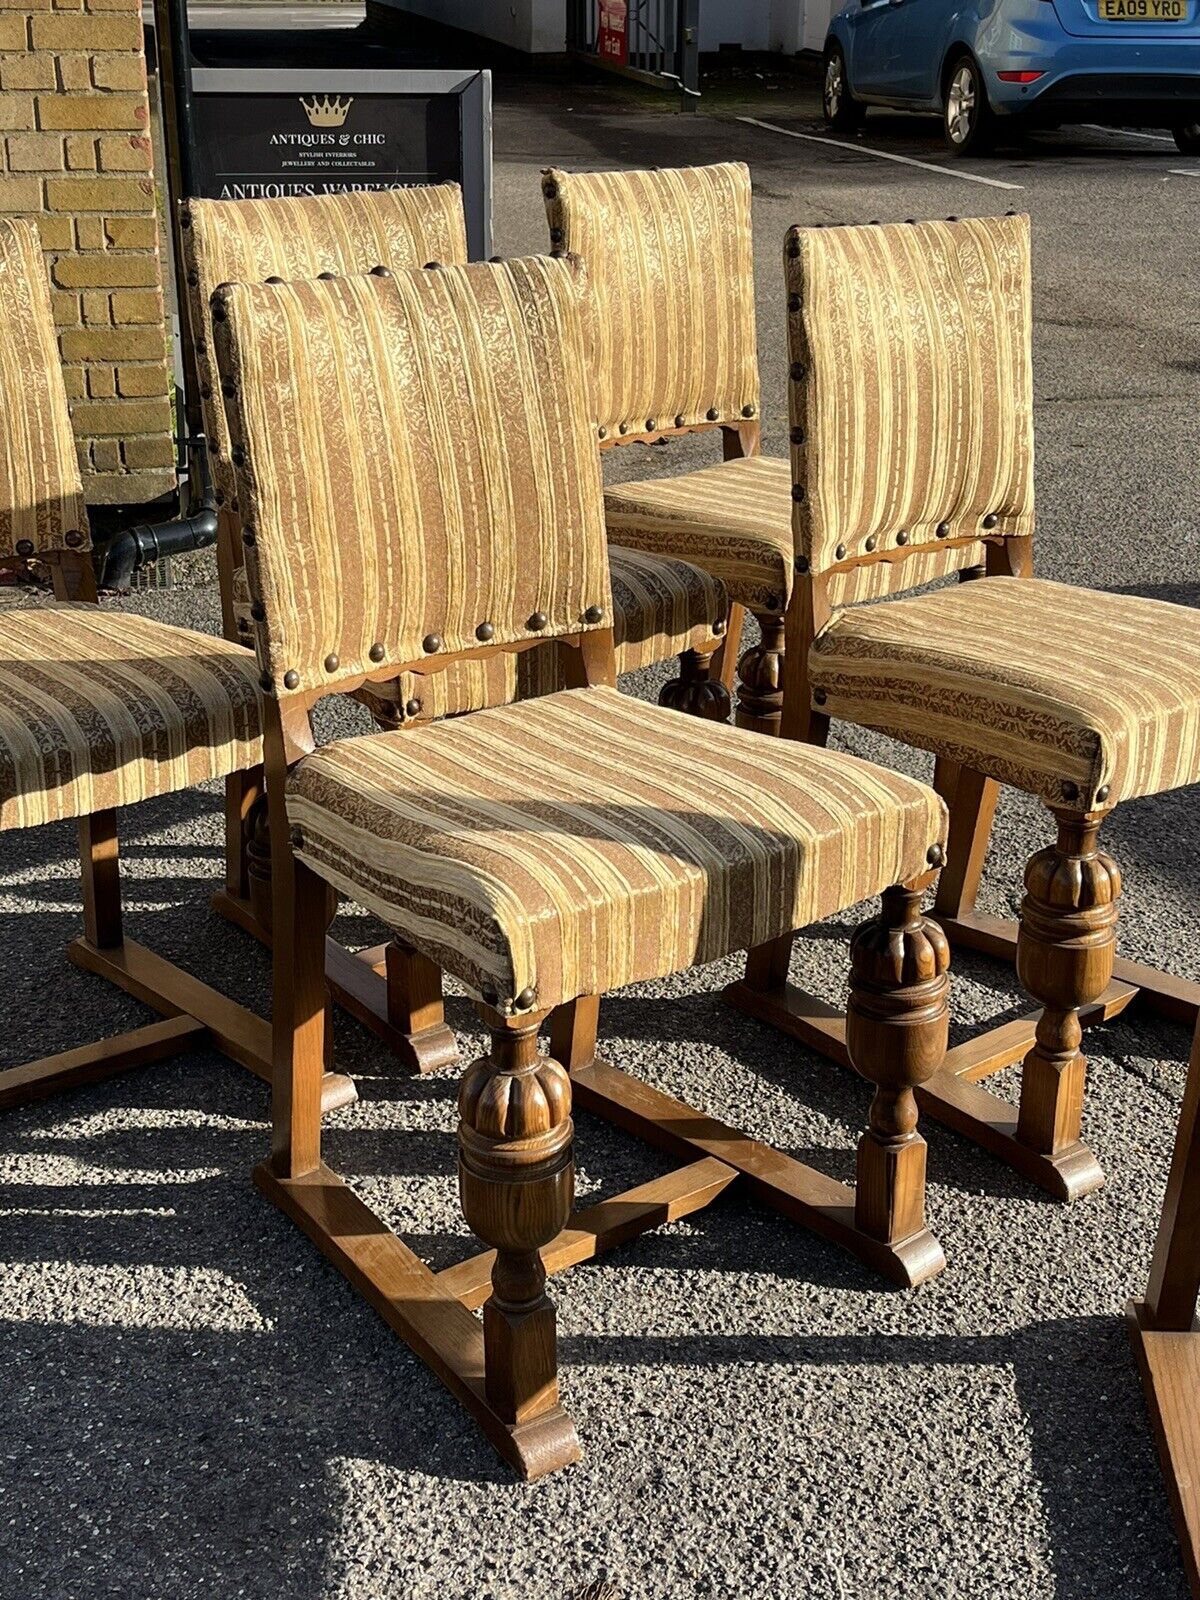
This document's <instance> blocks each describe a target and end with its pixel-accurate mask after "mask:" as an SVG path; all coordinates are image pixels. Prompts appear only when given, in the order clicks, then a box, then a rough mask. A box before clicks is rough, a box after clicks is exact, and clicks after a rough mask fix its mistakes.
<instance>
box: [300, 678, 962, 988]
mask: <svg viewBox="0 0 1200 1600" xmlns="http://www.w3.org/2000/svg"><path fill="white" fill-rule="evenodd" d="M287 807H288V818H289V821H290V822H291V824H292V825H293V826H294V827H296V828H298V829H299V830H300V835H299V837H300V844H299V854H300V857H301V859H303V860H304V861H305V862H307V863H308V864H309V865H310V866H311V867H312V868H313V869H314V870H315V871H317V872H318V873H320V875H321V876H322V877H323V878H325V879H326V880H327V881H328V882H330V883H332V884H334V885H336V887H337V888H338V889H340V890H341V891H342V892H343V893H345V894H347V895H349V896H350V897H351V898H352V899H354V900H355V901H357V902H358V903H359V904H360V905H363V906H365V907H367V909H368V910H370V911H372V912H373V913H374V914H375V915H377V916H378V917H380V918H382V920H383V921H384V922H386V923H387V924H388V926H389V927H391V928H393V929H395V931H396V932H397V933H398V934H399V935H400V937H401V938H402V939H404V940H405V941H406V942H407V943H410V944H412V945H414V946H416V947H417V948H418V949H420V950H422V951H424V952H425V953H426V954H428V955H429V956H431V957H432V958H433V959H434V960H436V961H437V962H438V963H439V964H440V965H442V966H443V967H445V968H446V970H448V971H449V972H451V973H453V974H454V975H455V976H456V977H457V978H459V979H461V980H462V982H463V983H465V984H466V985H467V986H468V987H469V988H470V989H472V990H473V991H474V992H475V993H477V994H482V993H484V992H493V993H494V994H495V995H497V996H498V997H499V1002H500V1004H501V1005H502V1006H503V1007H505V1008H511V1005H512V1001H513V999H514V997H515V996H517V995H519V994H520V993H521V992H522V991H523V990H524V989H526V988H527V987H528V988H531V989H532V990H533V991H534V992H535V995H536V1004H537V1005H538V1006H539V1007H542V1006H554V1005H558V1004H560V1003H561V1002H563V1001H566V1000H569V999H572V998H573V997H574V996H576V995H580V994H599V993H602V992H603V991H605V990H607V989H612V988H616V987H618V986H620V985H621V984H626V983H634V982H639V981H643V980H646V979H651V978H658V977H663V976H665V975H666V974H668V973H671V972H679V971H684V970H686V969H687V968H689V967H692V966H694V965H696V964H698V963H702V962H706V961H713V960H716V959H718V958H719V957H721V956H724V955H727V954H729V953H730V952H731V951H735V950H740V949H744V948H746V947H747V946H750V945H754V944H759V943H761V942H762V941H764V940H766V939H769V938H772V937H775V936H776V935H778V934H781V933H784V932H786V931H788V930H790V929H793V928H797V927H802V926H804V925H805V924H807V923H809V922H813V921H816V920H817V919H819V918H822V917H825V916H829V915H830V914H832V913H834V912H836V911H840V910H842V909H844V908H845V907H847V906H850V905H853V904H854V903H855V902H856V901H858V900H861V899H864V898H865V897H866V896H868V895H872V894H874V893H876V892H877V891H879V890H881V889H883V888H885V887H886V886H887V885H888V884H890V883H893V882H896V881H899V880H903V879H906V878H912V877H915V876H916V875H917V874H918V873H920V872H923V871H925V870H926V859H927V852H928V850H929V848H930V846H931V845H933V844H935V843H938V842H940V841H941V840H942V839H943V838H944V834H945V813H944V808H943V806H942V802H941V801H940V800H939V798H938V797H937V796H936V795H935V794H934V793H933V791H932V790H931V789H928V788H926V787H925V786H924V785H923V784H919V783H916V782H914V781H913V780H912V779H910V778H905V777H901V776H900V775H898V774H897V773H894V772H886V771H884V770H882V769H881V768H879V767H874V766H870V765H868V764H867V763H865V762H862V761H857V760H855V759H854V758H853V757H851V756H846V755H842V754H838V753H834V752H830V751H825V750H818V749H815V748H813V747H811V746H806V745H803V744H798V743H790V742H787V743H785V742H784V741H782V740H779V739H761V738H757V737H755V736H753V735H750V734H746V733H743V732H741V731H740V730H738V729H735V728H728V727H724V726H721V725H718V724H713V723H702V722H699V721H697V720H696V719H694V718H691V717H684V716H680V715H679V714H678V713H676V712H671V711H664V710H660V709H659V708H658V707H656V706H648V705H646V704H645V703H644V702H642V701H639V700H634V699H632V698H630V697H628V696H625V695H621V694H619V693H617V692H616V691H615V690H611V689H600V688H593V689H581V690H574V691H570V692H568V693H565V694H556V695H551V696H548V697H547V698H545V699H541V700H533V701H530V702H529V703H528V704H527V705H524V706H514V707H501V708H497V709H495V710H491V711H481V712H478V713H477V714H476V715H474V716H471V717H464V718H460V719H458V720H457V721H451V722H443V723H438V724H435V725H433V726H431V727H428V728H421V729H415V730H411V729H410V730H406V731H402V732H399V733H388V734H375V735H370V736H367V737H365V738H359V739H349V740H344V741H342V742H340V743H337V744H333V745H328V746H326V747H325V748H324V749H321V750H318V751H317V752H316V753H315V754H314V755H312V756H309V757H308V758H306V759H305V760H304V761H303V762H301V763H300V765H299V767H297V768H296V769H295V771H294V772H293V774H292V777H291V780H290V783H289V793H288V802H287Z"/></svg>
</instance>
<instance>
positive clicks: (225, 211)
mask: <svg viewBox="0 0 1200 1600" xmlns="http://www.w3.org/2000/svg"><path fill="white" fill-rule="evenodd" d="M183 221H184V227H183V228H182V230H181V232H182V237H183V250H184V266H185V270H186V273H187V284H188V309H189V317H190V321H191V329H192V338H193V340H194V342H195V354H196V375H197V377H198V379H199V381H200V385H201V391H200V392H201V400H202V404H203V411H204V431H205V433H206V434H207V435H208V440H209V450H210V453H211V454H212V456H213V459H214V465H215V471H216V474H217V483H218V487H220V488H223V487H227V486H228V466H227V463H228V456H229V429H228V425H227V423H226V421H225V409H224V407H223V405H222V404H221V391H220V386H219V384H218V382H217V379H216V369H215V365H214V362H213V357H212V313H211V311H210V302H211V300H212V296H213V292H214V290H215V289H216V288H217V287H218V285H219V284H222V283H261V282H263V280H264V279H266V278H316V277H318V276H319V275H320V274H321V273H323V272H335V273H338V274H341V273H349V272H370V270H371V268H372V267H378V266H384V267H392V268H400V267H423V266H424V265H425V263H426V262H427V261H441V262H444V263H445V264H446V265H452V264H457V263H459V262H462V261H465V260H466V259H467V233H466V222H465V220H464V217H463V206H462V191H461V189H460V188H459V187H458V185H457V184H456V183H444V184H436V185H431V186H429V187H424V188H413V189H387V190H382V191H380V192H377V193H376V192H371V193H361V192H352V193H346V194H328V195H317V196H312V197H309V196H305V197H302V198H300V199H294V200H189V201H188V202H187V204H186V206H185V208H184V213H183Z"/></svg>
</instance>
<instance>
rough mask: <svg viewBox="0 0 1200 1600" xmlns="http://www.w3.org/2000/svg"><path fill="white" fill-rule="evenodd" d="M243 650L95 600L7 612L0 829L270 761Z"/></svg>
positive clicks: (1, 677) (1, 667)
mask: <svg viewBox="0 0 1200 1600" xmlns="http://www.w3.org/2000/svg"><path fill="white" fill-rule="evenodd" d="M257 678H258V672H257V669H256V667H255V665H254V658H253V656H251V654H250V653H249V651H248V650H244V649H243V648H242V647H241V645H237V644H230V643H228V642H227V641H226V640H224V639H215V638H212V637H211V636H210V635H208V634H203V633H193V632H191V630H190V629H186V628H172V627H167V626H165V625H164V624H162V623H158V622H151V621H150V620H148V619H147V618H146V617H139V616H135V615H132V614H131V613H129V612H125V611H110V610H108V609H107V608H105V609H101V608H100V607H99V606H95V605H70V606H59V605H49V606H40V607H38V608H36V609H31V610H14V611H6V612H5V613H4V614H3V616H0V829H4V828H29V827H33V826H35V825H36V824H39V823H44V822H58V821H61V820H62V819H63V818H65V817H82V816H88V815H90V814H91V813H92V812H94V811H104V810H108V809H109V808H111V807H116V806H125V805H132V804H133V803H134V802H135V801H138V800H147V799H150V798H152V797H153V796H155V795H161V794H171V793H173V792H174V791H175V790H177V789H186V788H189V787H190V786H191V785H192V784H196V783H203V782H204V781H205V780H206V779H208V778H223V777H225V776H227V775H228V774H229V773H231V772H239V771H242V770H244V769H245V768H247V767H252V766H255V765H257V764H258V763H259V762H260V761H261V760H262V743H261V734H260V712H259V694H258V687H257Z"/></svg>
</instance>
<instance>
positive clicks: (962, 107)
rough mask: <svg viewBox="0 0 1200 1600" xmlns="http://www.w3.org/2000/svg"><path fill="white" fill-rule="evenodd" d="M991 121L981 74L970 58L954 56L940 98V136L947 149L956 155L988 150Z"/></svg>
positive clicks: (972, 58)
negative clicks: (943, 138) (943, 139)
mask: <svg viewBox="0 0 1200 1600" xmlns="http://www.w3.org/2000/svg"><path fill="white" fill-rule="evenodd" d="M994 121H995V118H994V117H993V115H992V108H991V106H990V105H989V103H988V97H987V89H986V87H985V85H984V82H983V74H982V73H981V72H980V70H979V67H978V65H977V64H976V61H975V58H974V56H969V55H965V54H964V55H961V56H957V57H956V58H955V59H954V61H952V62H951V64H950V71H949V72H948V73H947V74H946V88H945V92H944V94H943V96H942V133H943V135H944V136H945V140H946V145H947V148H948V149H950V150H951V151H952V152H953V153H954V154H955V155H956V156H965V155H972V154H976V155H977V154H978V153H979V152H980V151H982V150H986V149H988V148H989V147H990V145H991V143H992V138H993V124H994Z"/></svg>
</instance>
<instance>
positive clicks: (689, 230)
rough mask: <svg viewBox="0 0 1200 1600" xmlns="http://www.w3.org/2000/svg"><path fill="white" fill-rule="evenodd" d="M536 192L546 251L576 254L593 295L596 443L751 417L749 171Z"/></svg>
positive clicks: (684, 173) (697, 170)
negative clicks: (542, 201) (542, 206)
mask: <svg viewBox="0 0 1200 1600" xmlns="http://www.w3.org/2000/svg"><path fill="white" fill-rule="evenodd" d="M542 190H543V193H544V195H545V197H546V210H547V214H548V217H549V221H550V240H551V244H552V245H553V246H554V248H555V249H565V250H569V251H571V252H572V253H573V254H575V255H579V256H582V257H583V259H584V262H585V263H586V265H587V269H588V277H589V279H590V281H591V284H592V289H593V293H594V296H595V302H594V317H593V319H592V335H593V365H592V376H593V382H594V384H595V385H596V389H595V398H594V401H593V405H594V409H595V418H594V420H595V421H596V422H597V423H598V424H599V425H600V427H601V428H602V429H603V430H604V435H603V436H604V437H608V438H620V437H622V436H629V437H632V436H634V435H636V434H640V433H645V432H654V431H655V429H656V427H658V428H661V427H667V428H671V427H683V426H685V425H691V424H693V423H703V422H706V421H710V422H716V421H720V422H736V421H737V420H738V419H740V418H741V417H742V415H743V412H744V408H751V409H750V411H749V413H748V414H750V415H757V411H758V404H759V387H758V356H757V347H756V336H755V326H754V259H753V239H752V234H751V225H750V173H749V169H748V168H747V167H745V166H744V165H742V163H741V162H732V161H731V162H725V163H723V164H722V165H720V166H713V167H669V168H664V169H663V170H661V171H658V172H587V173H569V172H559V171H556V170H550V171H547V172H546V173H544V174H543V178H542Z"/></svg>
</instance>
